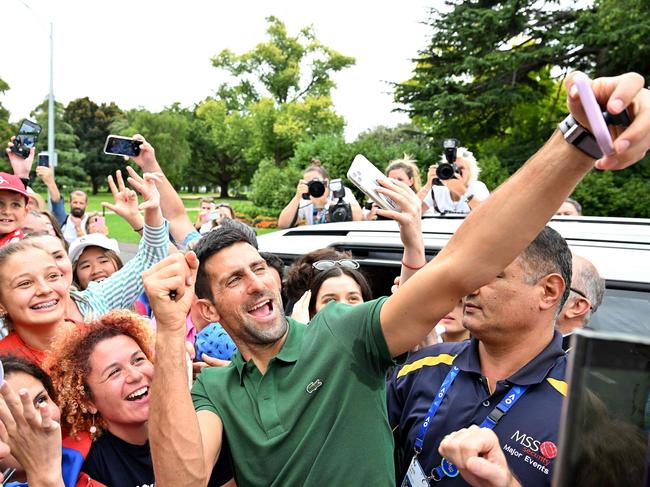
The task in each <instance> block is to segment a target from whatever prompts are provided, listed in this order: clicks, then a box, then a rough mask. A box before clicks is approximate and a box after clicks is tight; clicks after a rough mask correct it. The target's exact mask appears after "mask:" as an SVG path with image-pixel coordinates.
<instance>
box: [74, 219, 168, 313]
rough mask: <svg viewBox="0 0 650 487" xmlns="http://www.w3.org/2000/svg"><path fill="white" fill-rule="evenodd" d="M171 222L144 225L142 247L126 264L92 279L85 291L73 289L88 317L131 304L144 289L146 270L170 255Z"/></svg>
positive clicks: (75, 298)
mask: <svg viewBox="0 0 650 487" xmlns="http://www.w3.org/2000/svg"><path fill="white" fill-rule="evenodd" d="M168 227H169V224H168V223H167V221H166V220H165V223H164V224H163V225H161V226H159V227H150V226H148V225H145V226H144V232H143V236H142V240H140V245H139V246H138V251H137V253H136V254H135V256H134V257H133V258H132V259H131V260H129V261H128V262H127V263H126V264H124V267H122V268H121V269H120V270H119V271H117V272H115V273H113V274H112V275H111V276H110V277H108V278H107V279H104V280H103V281H101V282H90V283H89V284H88V287H87V288H86V289H85V290H83V291H78V290H76V289H74V288H72V289H70V297H71V298H72V300H73V301H74V302H75V304H76V305H77V308H79V311H80V312H81V314H82V315H83V317H84V320H86V321H91V320H94V319H97V318H99V317H100V316H102V315H103V314H106V313H108V312H109V311H111V310H114V309H125V308H131V307H132V306H133V305H134V304H135V302H136V300H137V299H138V296H140V294H142V292H143V291H144V285H143V284H142V273H143V272H144V271H146V270H147V269H149V268H150V267H151V266H152V265H154V264H155V263H157V262H159V261H161V260H162V259H164V258H165V257H166V256H167V249H168V245H169V228H168Z"/></svg>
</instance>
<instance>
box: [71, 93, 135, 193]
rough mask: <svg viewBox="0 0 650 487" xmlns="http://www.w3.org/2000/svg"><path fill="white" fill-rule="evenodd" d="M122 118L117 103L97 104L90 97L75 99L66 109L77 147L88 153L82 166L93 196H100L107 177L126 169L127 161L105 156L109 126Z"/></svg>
mask: <svg viewBox="0 0 650 487" xmlns="http://www.w3.org/2000/svg"><path fill="white" fill-rule="evenodd" d="M123 116H124V114H123V112H122V110H120V108H119V107H118V106H117V105H116V104H115V103H110V104H106V103H102V104H101V105H98V104H97V103H95V102H94V101H92V100H90V98H88V97H84V98H78V99H76V100H72V101H71V102H70V103H68V106H67V107H66V110H65V116H64V119H65V121H66V122H67V123H69V124H70V125H71V126H72V127H73V129H74V133H75V135H76V136H77V138H78V148H79V150H80V151H81V152H82V153H84V154H85V157H84V159H83V161H82V164H83V168H84V170H85V171H86V173H87V174H88V175H89V176H90V183H91V187H92V193H93V194H97V191H98V190H99V187H100V186H101V185H103V184H105V183H106V178H107V176H108V175H110V174H114V173H115V171H116V170H118V169H121V168H123V167H124V161H123V160H121V159H120V158H119V157H115V156H108V155H106V154H104V144H105V142H106V137H107V136H108V135H109V134H110V131H109V127H110V126H111V124H112V123H113V122H115V120H116V119H118V118H120V117H123Z"/></svg>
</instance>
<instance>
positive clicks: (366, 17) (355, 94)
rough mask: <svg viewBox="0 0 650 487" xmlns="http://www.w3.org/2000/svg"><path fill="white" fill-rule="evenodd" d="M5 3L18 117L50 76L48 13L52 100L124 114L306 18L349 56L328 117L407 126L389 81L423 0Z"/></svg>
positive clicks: (158, 102) (186, 89)
mask: <svg viewBox="0 0 650 487" xmlns="http://www.w3.org/2000/svg"><path fill="white" fill-rule="evenodd" d="M24 2H25V3H27V4H28V5H30V6H31V10H30V9H28V8H26V7H25V5H24V4H23V2H22V1H21V0H3V1H2V3H1V11H2V16H3V19H5V21H4V22H3V26H2V29H0V45H1V46H2V55H1V56H0V78H2V79H3V80H5V81H6V82H7V83H9V85H10V86H11V89H10V90H9V91H8V92H7V93H5V95H4V97H2V98H1V100H2V103H3V104H4V106H5V107H7V108H8V109H9V110H10V111H11V120H12V121H14V122H15V121H17V120H19V119H21V118H24V117H27V116H28V115H29V112H30V111H31V110H32V109H33V108H34V107H35V106H36V105H38V104H39V103H40V102H41V101H42V100H43V99H44V97H45V96H46V94H47V91H48V83H49V61H48V59H49V46H48V36H49V26H48V22H49V19H52V20H53V21H54V46H55V47H54V49H55V52H54V58H55V73H54V92H55V96H56V98H57V100H58V101H61V102H63V103H65V104H67V103H68V102H69V101H70V100H73V99H75V98H78V97H82V96H88V97H90V99H92V100H94V101H96V102H110V101H115V102H116V103H117V104H118V105H119V106H120V107H122V108H125V109H128V108H135V107H140V106H141V107H145V108H146V109H148V110H151V111H158V110H161V109H162V108H164V107H165V106H167V105H170V104H171V103H173V102H180V103H181V105H183V106H192V105H193V104H194V103H197V102H199V101H201V100H202V99H204V98H205V97H206V96H209V95H211V94H213V92H214V89H215V88H216V87H217V86H218V85H219V83H220V82H221V81H223V80H224V79H225V78H224V76H225V75H224V74H221V73H220V72H219V71H218V70H216V69H215V68H213V67H212V65H211V63H210V58H211V57H212V56H214V55H216V54H217V53H218V52H219V51H221V49H224V48H230V49H231V50H233V51H234V52H236V53H242V52H244V51H246V50H249V49H251V48H252V47H254V46H255V44H257V43H258V42H261V41H262V40H264V39H265V29H266V21H265V17H266V16H268V15H275V16H277V17H279V18H280V19H281V20H282V21H284V22H285V23H286V25H287V29H288V31H289V33H290V34H291V35H295V34H296V33H297V32H298V30H299V29H300V28H301V27H304V26H306V25H309V24H312V25H313V26H314V28H315V31H316V36H317V37H318V39H319V40H321V41H322V42H323V43H324V44H325V45H327V46H330V47H332V48H334V49H336V50H338V51H340V52H342V53H343V54H346V55H350V56H354V57H355V58H356V60H357V63H356V65H355V66H354V67H352V68H349V69H347V70H345V71H344V72H342V73H339V74H338V75H336V76H335V80H336V82H337V84H338V88H337V89H336V91H335V92H334V93H333V98H334V104H335V108H336V110H337V112H338V113H339V114H341V115H343V116H344V117H345V119H346V121H347V124H348V125H347V128H346V138H348V139H353V138H354V137H356V135H357V134H358V133H359V132H361V131H363V130H366V129H368V128H372V127H375V126H377V125H388V126H394V125H396V124H397V123H400V122H406V121H408V119H407V117H406V116H405V115H403V114H396V113H392V112H391V110H393V109H394V108H395V104H394V103H393V99H392V94H391V93H390V91H391V88H390V86H389V85H388V84H387V83H386V82H387V81H402V80H405V79H407V78H409V77H410V74H411V70H412V69H413V63H412V62H411V59H412V58H413V57H415V56H416V54H417V52H418V50H419V49H422V48H423V47H424V46H425V45H426V39H427V35H428V34H429V29H428V28H427V27H426V26H425V25H422V22H423V21H424V20H426V17H427V12H428V7H429V6H431V5H432V4H434V3H441V2H436V1H434V2H430V3H427V2H424V0H413V1H406V2H395V1H385V0H375V1H367V0H362V1H354V0H347V1H343V0H330V1H328V2H313V1H309V0H307V1H305V0H303V1H293V0H291V1H290V0H267V1H263V0H254V1H240V2H218V1H207V0H200V1H192V0H185V1H168V0H159V1H152V0H131V1H126V0H112V1H110V2H106V1H99V0H85V1H82V0H50V1H46V0H24Z"/></svg>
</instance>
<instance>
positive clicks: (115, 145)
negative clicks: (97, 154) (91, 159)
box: [104, 135, 142, 157]
mask: <svg viewBox="0 0 650 487" xmlns="http://www.w3.org/2000/svg"><path fill="white" fill-rule="evenodd" d="M140 144H142V141H140V140H135V139H131V138H129V137H121V136H119V135H109V136H108V137H106V145H104V154H110V155H114V156H129V157H134V156H139V155H140Z"/></svg>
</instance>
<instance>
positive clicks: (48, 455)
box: [0, 382, 63, 486]
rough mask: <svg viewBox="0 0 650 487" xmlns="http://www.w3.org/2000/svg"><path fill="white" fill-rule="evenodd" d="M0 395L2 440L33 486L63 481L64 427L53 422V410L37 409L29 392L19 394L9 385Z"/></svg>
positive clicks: (0, 438)
mask: <svg viewBox="0 0 650 487" xmlns="http://www.w3.org/2000/svg"><path fill="white" fill-rule="evenodd" d="M0 394H1V395H2V400H1V401H0V440H2V442H4V443H6V444H7V445H8V446H9V448H10V449H11V454H12V455H13V456H14V457H15V458H16V460H18V462H20V464H21V465H22V467H23V468H24V469H25V472H26V473H27V480H28V481H29V483H30V485H31V484H34V485H44V484H40V483H39V479H48V480H50V481H51V480H52V479H53V478H56V479H61V456H62V448H61V426H60V425H59V423H58V422H56V421H54V419H53V418H52V406H50V405H48V404H41V405H40V407H39V408H38V409H37V408H36V407H35V406H34V404H33V402H32V399H31V398H30V397H29V394H28V392H27V390H26V389H21V390H20V391H18V394H16V392H15V391H14V390H13V389H12V388H11V386H10V385H9V384H8V383H7V382H4V383H3V384H2V386H0ZM57 485H61V486H62V485H63V480H62V479H61V481H60V484H57Z"/></svg>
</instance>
